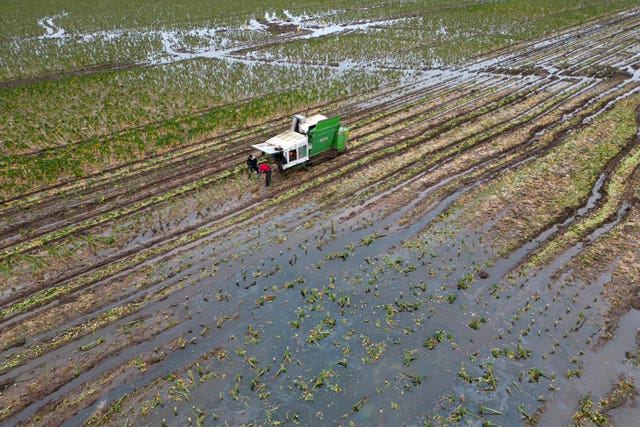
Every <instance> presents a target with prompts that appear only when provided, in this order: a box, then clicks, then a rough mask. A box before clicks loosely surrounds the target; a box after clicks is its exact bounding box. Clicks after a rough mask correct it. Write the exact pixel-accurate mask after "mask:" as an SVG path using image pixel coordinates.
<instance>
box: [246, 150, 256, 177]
mask: <svg viewBox="0 0 640 427" xmlns="http://www.w3.org/2000/svg"><path fill="white" fill-rule="evenodd" d="M247 168H248V170H249V178H251V175H252V174H253V173H254V172H258V159H257V158H256V156H254V155H253V153H251V154H249V157H247Z"/></svg>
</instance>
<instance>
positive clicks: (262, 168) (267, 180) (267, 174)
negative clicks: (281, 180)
mask: <svg viewBox="0 0 640 427" xmlns="http://www.w3.org/2000/svg"><path fill="white" fill-rule="evenodd" d="M258 173H264V185H265V186H266V187H268V186H269V185H271V168H270V167H269V165H268V164H266V163H260V164H259V165H258Z"/></svg>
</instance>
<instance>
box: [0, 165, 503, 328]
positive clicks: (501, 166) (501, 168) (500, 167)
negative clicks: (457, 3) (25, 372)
mask: <svg viewBox="0 0 640 427" xmlns="http://www.w3.org/2000/svg"><path fill="white" fill-rule="evenodd" d="M514 163H515V162H514ZM500 169H502V166H501V167H500ZM5 326H6V325H5Z"/></svg>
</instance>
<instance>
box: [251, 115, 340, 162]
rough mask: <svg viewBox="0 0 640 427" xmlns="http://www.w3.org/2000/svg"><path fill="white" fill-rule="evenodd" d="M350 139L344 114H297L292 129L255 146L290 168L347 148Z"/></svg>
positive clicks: (292, 122) (254, 146)
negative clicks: (344, 123) (344, 124)
mask: <svg viewBox="0 0 640 427" xmlns="http://www.w3.org/2000/svg"><path fill="white" fill-rule="evenodd" d="M348 138H349V130H348V129H347V128H346V127H344V126H341V125H340V116H333V117H331V118H327V117H325V116H323V115H322V114H315V115H313V116H310V117H305V116H303V115H301V114H295V115H294V116H293V119H292V121H291V129H289V130H287V131H285V132H282V133H280V134H278V135H276V136H274V137H272V138H269V139H268V140H267V141H265V142H262V143H260V144H255V145H252V147H253V148H256V149H258V150H260V151H262V152H263V153H266V154H271V155H272V156H273V158H274V159H275V161H276V163H278V166H279V167H280V168H281V169H288V168H290V167H292V166H295V165H299V164H301V163H306V162H308V161H309V159H310V158H311V157H314V156H317V155H318V154H321V153H325V152H329V151H330V150H335V151H342V150H344V149H345V148H346V143H347V139H348Z"/></svg>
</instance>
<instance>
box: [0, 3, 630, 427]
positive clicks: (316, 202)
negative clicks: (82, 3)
mask: <svg viewBox="0 0 640 427" xmlns="http://www.w3.org/2000/svg"><path fill="white" fill-rule="evenodd" d="M283 15H284V17H280V18H278V17H276V16H275V15H265V16H264V18H262V17H260V19H255V20H250V19H249V20H247V24H246V26H244V27H229V28H226V29H224V31H223V29H222V28H217V29H215V30H212V31H211V32H206V31H205V32H199V33H195V32H194V33H189V34H187V33H181V34H179V35H178V33H177V32H170V31H164V32H161V33H160V32H159V33H153V34H152V33H151V32H149V33H147V34H146V35H145V36H144V37H147V36H148V37H153V38H155V37H156V36H158V37H160V38H162V40H163V43H162V46H163V48H162V49H164V50H163V53H162V54H161V55H158V56H154V57H145V58H143V59H141V61H142V62H140V63H136V64H122V67H124V68H127V67H137V66H139V65H140V64H142V63H144V64H145V65H144V66H145V67H146V66H149V67H151V66H153V65H158V64H167V63H171V62H180V61H190V60H205V59H207V60H208V59H211V60H212V61H228V62H229V63H234V62H235V61H237V62H239V63H241V64H243V65H242V66H249V67H251V66H256V64H261V63H264V62H267V63H270V62H274V63H275V64H278V65H287V64H289V65H290V66H291V67H292V68H296V67H297V66H300V69H299V70H298V71H297V72H299V73H300V75H307V76H308V75H311V74H305V73H319V74H322V75H323V76H324V77H323V79H327V80H329V79H330V78H334V77H336V76H346V75H351V74H349V73H352V72H356V73H357V72H360V71H361V69H362V68H363V67H365V66H366V67H371V70H379V69H380V70H381V69H384V70H387V71H388V68H389V67H391V68H393V64H389V63H387V62H385V61H380V62H374V63H371V64H370V65H366V63H367V60H366V58H364V57H358V55H354V56H351V57H350V58H351V59H349V60H346V59H335V60H334V59H328V61H329V62H330V65H329V68H330V70H329V71H317V70H316V71H309V70H307V69H304V67H305V66H306V65H309V64H312V63H317V61H319V60H320V59H319V58H318V57H313V55H311V56H307V58H306V60H305V61H300V60H299V58H298V59H296V58H295V56H294V55H293V54H292V52H294V51H295V48H296V47H297V46H299V45H297V43H302V42H303V41H305V40H306V41H307V42H308V41H309V39H310V38H318V39H320V40H323V38H324V37H328V38H331V39H333V38H335V37H352V36H357V35H358V34H359V31H362V30H371V29H372V28H373V29H375V30H376V31H380V32H383V33H384V31H385V29H386V28H387V27H391V28H396V29H397V28H398V27H402V26H404V25H409V26H410V25H411V24H410V23H408V22H407V21H411V20H414V19H417V18H416V17H415V16H413V15H410V14H406V15H408V16H393V17H389V18H388V19H384V20H371V21H366V22H365V21H362V22H360V21H357V20H353V21H350V22H347V21H346V20H345V22H344V23H338V22H336V23H332V24H330V23H329V19H328V18H327V23H326V25H324V26H323V25H322V22H323V19H325V17H327V16H330V15H323V14H318V15H313V14H302V13H300V14H297V13H293V12H289V11H286V13H285V12H283ZM63 18H64V15H60V16H50V17H47V18H43V19H42V20H41V21H38V23H37V24H38V25H39V26H40V27H42V31H43V32H44V34H43V35H42V37H44V38H49V39H52V40H58V39H59V40H64V39H65V37H68V34H67V32H66V31H65V29H64V26H61V25H58V21H60V20H63ZM318 22H320V23H321V24H320V25H317V24H318ZM405 29H406V28H405ZM251 31H255V32H256V33H257V34H258V35H254V36H247V38H248V39H247V40H244V41H243V42H239V41H238V40H239V39H237V38H236V39H234V40H235V41H234V42H233V43H235V44H234V45H233V43H232V42H230V41H228V39H225V38H224V37H223V36H222V34H223V33H224V34H227V33H234V34H236V32H237V33H245V35H247V34H248V33H249V32H251ZM442 31H445V30H444V29H443V30H442ZM445 32H446V31H445ZM265 33H266V34H267V35H265ZM87 34H89V33H87ZM91 34H93V33H91ZM114 34H115V33H114ZM236 36H237V34H236ZM86 37H87V39H89V38H90V37H89V36H86ZM101 37H102V36H101ZM176 37H184V38H185V40H190V41H191V43H193V45H194V46H192V48H191V49H183V48H177V47H176V46H177V42H176V40H177V38H176ZM356 38H357V37H356ZM197 39H199V40H200V41H202V40H203V39H207V40H208V41H211V40H216V44H215V46H214V45H209V44H207V45H206V46H204V45H202V44H199V42H197ZM639 39H640V9H638V8H637V7H636V8H632V9H629V10H627V11H625V12H622V13H614V14H608V15H605V16H602V17H599V18H598V19H593V20H591V21H589V22H587V23H585V24H583V25H579V26H575V27H572V28H571V29H569V30H566V31H563V32H560V33H558V34H556V35H554V36H549V37H545V38H544V39H536V40H533V41H530V42H527V43H519V44H517V45H515V46H513V47H504V48H502V49H499V50H497V51H495V52H492V53H491V54H488V55H486V56H483V57H478V58H475V59H474V60H473V61H469V62H467V63H466V64H464V65H461V66H453V65H451V66H446V67H445V66H434V64H431V65H430V66H429V67H425V69H423V70H421V69H420V68H419V67H416V66H415V65H416V64H417V63H419V59H418V58H417V57H414V56H413V55H410V54H407V55H403V56H402V58H403V59H402V61H403V69H402V71H401V72H398V71H397V70H396V71H393V72H392V73H389V74H386V75H385V76H386V77H384V78H382V77H380V78H376V79H375V85H374V84H373V82H374V79H373V78H372V80H371V82H372V86H371V89H370V90H367V89H366V88H365V86H367V85H366V84H365V81H364V79H365V77H363V76H365V75H366V74H362V75H360V76H361V78H359V79H355V80H356V81H357V80H360V84H361V85H362V86H361V87H360V86H357V84H358V83H357V82H356V81H351V80H348V79H346V77H345V80H341V82H343V83H345V84H347V85H348V84H353V86H352V89H351V90H353V91H355V92H350V93H349V94H348V95H347V94H344V95H340V93H341V92H336V93H335V94H334V96H335V99H334V100H332V102H330V103H329V102H324V101H323V100H322V99H321V98H316V99H314V101H313V102H311V101H309V99H311V98H305V99H304V100H301V101H296V102H294V101H291V103H292V104H293V105H296V106H299V105H300V103H303V104H304V103H308V107H307V109H306V110H305V111H304V112H305V113H307V112H308V113H315V112H319V113H322V114H327V115H329V114H331V115H332V114H338V115H340V116H341V118H342V122H343V123H345V124H346V126H348V127H349V135H350V136H349V145H348V149H347V150H346V151H344V152H342V153H340V154H336V155H334V156H331V157H330V158H327V159H324V160H322V161H313V162H312V163H311V164H310V165H308V166H304V167H298V168H293V169H289V170H286V171H283V172H275V173H274V175H273V177H272V185H271V186H269V187H266V186H265V185H264V177H262V176H255V175H253V176H252V175H249V174H247V171H246V167H245V164H244V160H245V158H246V156H247V155H248V154H249V152H250V151H251V144H254V143H255V142H259V141H263V140H265V139H266V138H268V137H270V136H273V135H274V134H276V133H279V132H280V131H281V130H283V129H286V128H287V127H288V126H289V115H290V114H289V112H286V111H280V110H274V111H275V112H274V113H273V114H272V115H271V116H270V117H268V118H264V119H262V120H261V119H257V118H256V117H255V115H258V113H259V112H260V111H261V110H260V108H271V106H272V105H276V101H274V104H270V102H271V101H270V98H268V97H266V95H265V98H260V102H261V104H255V105H254V104H251V102H252V101H251V99H249V100H248V101H246V102H245V104H242V105H240V104H238V105H239V106H235V105H234V107H233V108H230V109H228V110H225V109H224V108H222V107H221V108H220V110H213V109H212V110H211V111H210V110H206V111H205V110H203V111H199V112H198V113H197V114H202V116H199V115H198V116H196V115H194V116H192V115H190V114H192V113H188V114H187V113H184V114H185V116H184V117H186V118H184V117H183V118H181V119H180V120H182V121H178V120H176V121H175V122H173V121H169V122H168V124H167V123H165V122H163V123H162V126H164V127H162V128H160V127H153V126H155V124H148V125H145V124H140V125H135V126H134V125H133V124H132V125H131V129H134V130H135V132H140V133H134V130H131V129H130V128H129V127H126V126H125V128H124V129H123V130H120V131H118V132H111V130H110V128H109V126H110V125H109V122H108V120H105V121H104V123H103V125H104V127H105V129H106V130H105V132H108V135H109V136H110V137H109V138H110V139H109V140H108V142H109V144H113V145H112V147H114V148H113V149H112V150H113V151H111V152H108V153H106V154H104V153H103V154H96V156H98V157H99V156H103V157H102V158H103V160H104V161H103V164H109V165H111V166H110V167H104V168H103V169H100V170H96V171H95V172H93V171H91V172H88V170H90V169H91V167H90V166H87V165H89V163H86V162H88V160H87V159H86V158H83V159H82V160H79V161H78V162H77V163H72V164H73V165H75V166H77V168H78V171H77V173H76V176H74V177H70V176H69V175H65V174H64V173H59V174H58V175H56V170H57V169H55V167H52V168H51V169H50V170H49V172H50V174H49V175H47V174H46V173H45V172H47V170H45V172H43V176H46V178H47V180H48V181H46V182H45V181H43V183H42V184H39V185H36V184H31V183H30V182H29V181H28V179H29V176H28V174H27V175H20V173H22V172H21V169H20V168H21V167H22V166H20V165H22V164H20V165H18V163H15V162H14V163H12V164H11V167H9V166H8V163H5V164H4V165H3V167H4V168H5V170H12V171H14V172H15V174H14V175H11V176H12V177H14V176H15V177H17V178H16V180H15V182H14V181H11V185H9V184H8V183H9V179H8V178H6V177H8V176H9V175H10V174H8V173H7V174H5V175H3V177H4V178H3V179H4V181H3V187H2V200H3V204H2V205H1V206H0V261H1V262H2V270H1V271H0V274H1V280H0V282H1V285H0V344H1V347H0V423H3V424H6V425H68V426H72V425H73V426H75V425H114V426H121V425H133V426H146V425H148V426H158V425H167V426H182V425H205V426H211V425H216V426H217V425H221V426H224V425H247V426H249V425H252V426H258V425H332V426H338V425H340V426H348V425H355V426H372V425H385V426H388V425H411V426H413V425H474V426H492V425H503V426H514V425H539V426H548V425H554V426H555V425H571V426H586V425H616V426H631V425H634V422H635V420H636V419H637V418H638V415H639V414H640V412H639V410H638V408H637V387H638V386H637V377H638V374H639V372H638V369H639V368H638V364H639V363H640V348H639V343H640V337H639V335H638V330H639V329H638V328H639V327H640V312H639V311H638V310H640V300H639V299H638V298H639V295H638V291H640V288H639V286H640V223H639V221H640V186H639V185H638V183H639V182H640V167H639V165H640V131H639V129H640V44H639V43H638V40H639ZM196 45H197V46H200V47H199V48H198V47H196ZM292 46H293V49H291V47H292ZM290 49H291V50H290ZM414 53H415V52H414ZM422 59H424V58H422ZM325 60H327V58H325ZM156 61H157V62H156ZM207 64H209V63H207ZM436 65H437V64H436ZM208 66H209V65H206V66H205V67H208ZM203 69H205V68H203ZM292 72H293V71H292ZM385 72H386V71H385ZM394 73H397V74H394ZM319 74H318V75H319ZM70 76H71V77H70V78H71V79H75V78H76V77H77V76H76V73H75V72H74V73H70ZM50 77H51V76H50V75H47V77H46V78H43V79H42V80H43V81H44V80H48V79H49V78H50ZM65 78H66V77H65ZM336 78H343V77H336ZM367 78H369V77H367ZM30 79H31V80H29V81H30V82H31V83H33V84H36V85H37V84H39V83H38V82H39V81H40V78H38V77H30ZM26 83H27V80H26V79H22V80H21V79H17V80H16V79H7V80H5V84H4V86H3V87H5V88H8V89H7V93H9V91H10V90H12V89H11V88H15V87H20V85H23V84H26ZM31 83H30V84H31ZM42 84H43V85H46V83H42ZM124 84H125V83H123V85H124ZM327 87H329V86H327ZM322 90H324V89H322V88H321V89H318V91H322ZM326 90H329V89H326ZM265 92H267V90H266V89H265ZM11 93H12V94H13V93H14V92H11ZM15 96H16V99H18V95H15ZM260 96H262V95H260ZM316 96H317V94H316ZM258 98H259V97H258V95H256V99H258ZM274 99H275V98H274ZM149 102H150V103H152V102H155V101H149ZM140 103H141V105H143V106H144V105H146V104H144V102H142V101H140ZM246 106H250V107H251V108H255V111H257V112H256V113H255V115H254V116H251V114H254V112H253V111H254V110H251V114H249V115H247V116H246V117H244V116H242V117H241V114H242V112H243V111H245V110H243V108H245V107H246ZM287 106H288V105H284V106H283V110H285V109H286V108H284V107H287ZM158 108H159V109H160V110H161V108H160V107H158ZM172 108H173V107H172ZM176 108H177V107H176ZM246 108H247V110H246V111H249V110H248V108H249V107H246ZM163 111H164V110H163ZM167 111H168V110H167ZM219 111H220V113H219V114H220V116H215V118H216V119H219V120H220V121H221V123H225V122H224V120H229V121H230V122H233V121H234V120H241V119H242V120H245V119H246V122H245V123H244V125H243V126H241V127H239V128H238V129H237V130H233V131H226V130H225V129H223V128H222V129H221V128H220V127H204V128H198V126H199V125H200V123H201V122H200V121H199V120H202V121H206V120H208V119H211V117H214V116H212V115H213V114H214V113H215V114H218V112H219ZM294 112H298V111H292V112H291V113H294ZM64 114H66V113H64ZM144 114H146V113H145V112H143V111H141V112H140V116H139V117H144ZM167 114H169V113H167ZM193 114H196V113H193ZM207 114H211V115H207ZM222 114H227V115H228V116H222ZM181 117H182V116H181ZM194 117H195V118H194ZM201 117H202V118H201ZM220 117H222V118H220ZM171 120H173V119H171ZM132 122H133V119H132ZM101 126H102V125H101ZM221 127H222V126H221ZM25 129H26V127H25ZM96 129H97V128H96ZM73 131H75V130H73ZM25 132H26V130H25ZM57 132H60V133H59V135H63V133H64V132H69V133H71V132H72V130H71V126H70V127H69V130H65V129H58V130H57ZM127 132H131V133H127ZM171 132H175V133H176V134H177V135H183V134H188V138H189V141H190V143H188V144H183V145H181V146H177V147H176V146H173V145H171V143H167V145H165V146H158V147H156V148H155V149H154V150H156V151H154V152H150V151H145V150H148V147H143V146H144V141H146V139H145V138H149V139H152V138H156V139H161V138H163V137H167V138H169V137H170V136H171V135H172V134H171ZM134 137H135V138H140V139H139V140H138V139H134ZM61 138H62V137H61ZM87 138H89V137H87ZM118 138H122V140H123V141H129V142H130V143H132V142H133V141H137V143H139V145H140V148H139V149H138V150H139V153H140V156H141V157H143V158H141V159H138V160H133V159H132V158H130V157H127V153H124V154H123V153H120V152H118V148H117V147H118V145H117V143H118V141H119V139H118ZM30 141H31V142H30V144H33V145H30V146H27V145H28V144H26V145H24V146H18V144H16V147H15V151H14V152H12V154H11V155H13V156H16V157H15V159H17V154H15V153H17V152H20V153H21V155H24V156H25V158H26V157H30V158H32V159H35V160H24V161H25V163H24V167H23V169H24V170H27V169H28V165H37V164H38V163H37V159H40V160H41V162H40V163H42V162H43V160H42V159H45V158H46V156H47V153H49V152H51V151H55V150H63V149H61V148H60V147H58V146H54V145H53V143H52V142H50V141H48V140H46V138H43V141H44V142H43V143H42V144H41V145H38V144H37V143H36V142H34V141H35V139H34V140H33V141H32V140H30ZM85 141H86V140H85V139H82V138H81V139H79V142H78V143H77V146H73V145H72V143H71V142H70V143H69V145H70V146H71V148H69V153H70V154H69V156H68V157H69V158H71V159H73V156H74V154H73V153H72V152H73V151H74V150H73V149H72V148H75V153H89V152H88V151H87V152H85V151H82V150H84V145H82V144H83V143H84V142H85ZM96 141H98V142H100V141H103V142H104V140H100V139H98V140H96ZM47 144H51V145H47ZM65 144H66V143H65ZM63 147H66V145H63ZM6 149H7V148H6V147H5V150H6ZM3 153H4V154H5V157H4V158H3V161H4V162H7V160H6V159H8V158H9V157H8V156H10V155H9V154H7V153H6V152H3ZM129 154H130V153H129ZM143 154H144V156H143ZM84 155H85V154H83V156H84ZM86 157H87V158H88V157H89V154H86ZM21 161H22V160H21ZM30 161H33V163H29V162H30ZM16 162H17V160H16ZM82 162H85V163H82ZM34 167H35V166H34ZM12 168H13V169H12ZM83 168H84V169H83ZM62 169H64V168H62ZM65 173H67V174H69V171H68V170H66V172H65ZM74 173H75V172H74ZM20 185H27V186H29V189H30V190H29V191H22V190H21V189H20V188H21V187H20ZM16 188H17V189H20V191H22V193H21V194H19V195H16V194H15V191H16ZM12 191H13V192H14V193H12Z"/></svg>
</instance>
